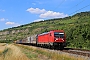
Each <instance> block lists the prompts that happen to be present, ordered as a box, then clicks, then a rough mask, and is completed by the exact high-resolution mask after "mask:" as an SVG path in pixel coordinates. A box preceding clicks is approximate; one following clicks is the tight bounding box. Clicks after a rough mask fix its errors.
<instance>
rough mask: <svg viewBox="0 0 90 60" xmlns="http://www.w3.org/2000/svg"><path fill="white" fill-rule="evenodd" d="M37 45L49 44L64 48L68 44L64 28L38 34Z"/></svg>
mask: <svg viewBox="0 0 90 60" xmlns="http://www.w3.org/2000/svg"><path fill="white" fill-rule="evenodd" d="M36 44H37V45H49V46H53V47H54V48H56V47H58V48H59V47H60V48H64V47H65V46H66V35H65V32H64V31H63V30H52V31H50V32H46V33H42V34H39V35H37V39H36Z"/></svg>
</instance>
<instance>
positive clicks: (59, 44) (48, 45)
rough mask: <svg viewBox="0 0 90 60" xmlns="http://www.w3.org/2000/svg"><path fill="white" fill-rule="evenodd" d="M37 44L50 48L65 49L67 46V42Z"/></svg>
mask: <svg viewBox="0 0 90 60" xmlns="http://www.w3.org/2000/svg"><path fill="white" fill-rule="evenodd" d="M36 46H40V47H48V48H50V49H63V48H64V47H65V46H66V43H58V42H54V43H36Z"/></svg>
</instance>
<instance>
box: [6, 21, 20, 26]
mask: <svg viewBox="0 0 90 60" xmlns="http://www.w3.org/2000/svg"><path fill="white" fill-rule="evenodd" d="M5 24H6V25H11V26H12V27H16V26H20V24H19V23H15V22H10V21H9V22H6V23H5Z"/></svg>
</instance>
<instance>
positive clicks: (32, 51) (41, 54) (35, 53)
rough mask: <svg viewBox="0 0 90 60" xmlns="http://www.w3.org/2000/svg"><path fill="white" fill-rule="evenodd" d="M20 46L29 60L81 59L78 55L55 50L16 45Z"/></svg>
mask: <svg viewBox="0 0 90 60" xmlns="http://www.w3.org/2000/svg"><path fill="white" fill-rule="evenodd" d="M17 46H19V47H20V48H21V50H22V52H23V53H25V54H26V55H27V57H28V58H30V59H31V60H40V59H43V60H49V59H51V60H76V59H78V60H83V59H82V58H80V57H73V56H72V57H71V56H69V55H68V54H59V53H55V52H50V51H47V50H44V49H40V48H33V47H31V46H23V45H17ZM45 57H46V58H45Z"/></svg>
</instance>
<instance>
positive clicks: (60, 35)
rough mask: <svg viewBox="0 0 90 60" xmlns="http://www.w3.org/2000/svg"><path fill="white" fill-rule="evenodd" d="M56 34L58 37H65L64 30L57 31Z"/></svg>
mask: <svg viewBox="0 0 90 60" xmlns="http://www.w3.org/2000/svg"><path fill="white" fill-rule="evenodd" d="M54 36H55V37H56V38H64V33H62V32H55V33H54Z"/></svg>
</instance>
